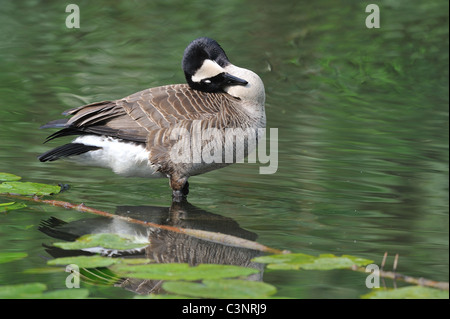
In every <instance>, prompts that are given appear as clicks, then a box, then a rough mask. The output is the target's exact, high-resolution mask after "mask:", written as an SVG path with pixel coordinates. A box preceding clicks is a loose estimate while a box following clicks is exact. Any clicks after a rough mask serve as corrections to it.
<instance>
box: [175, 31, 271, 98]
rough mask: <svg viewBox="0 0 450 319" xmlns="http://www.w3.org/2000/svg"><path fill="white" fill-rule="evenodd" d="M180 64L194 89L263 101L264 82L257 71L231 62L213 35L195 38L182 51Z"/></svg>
mask: <svg viewBox="0 0 450 319" xmlns="http://www.w3.org/2000/svg"><path fill="white" fill-rule="evenodd" d="M182 67H183V71H184V75H185V77H186V81H187V83H188V84H189V86H190V87H191V88H192V89H194V90H199V91H203V92H209V93H214V92H226V93H228V94H230V95H232V96H234V97H236V98H239V99H241V100H251V101H253V102H255V103H258V104H264V85H263V83H262V81H261V79H260V78H259V76H258V75H257V74H255V73H254V72H252V71H250V70H247V69H244V68H239V67H237V66H235V65H233V64H232V63H231V62H230V61H229V60H228V57H227V55H226V54H225V51H224V50H223V49H222V48H221V46H220V45H219V44H218V43H217V42H216V41H215V40H213V39H210V38H206V37H203V38H198V39H196V40H194V41H192V42H191V43H190V44H189V45H188V46H187V48H186V50H185V51H184V56H183V62H182Z"/></svg>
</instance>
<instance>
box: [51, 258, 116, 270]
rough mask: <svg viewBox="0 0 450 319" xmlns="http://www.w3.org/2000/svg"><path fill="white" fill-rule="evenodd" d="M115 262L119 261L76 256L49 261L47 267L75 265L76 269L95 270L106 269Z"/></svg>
mask: <svg viewBox="0 0 450 319" xmlns="http://www.w3.org/2000/svg"><path fill="white" fill-rule="evenodd" d="M117 262H120V260H119V259H115V258H111V257H101V256H76V257H62V258H56V259H52V260H49V261H48V262H47V264H48V265H51V266H55V265H70V264H75V265H77V266H78V267H80V268H81V267H83V268H96V267H108V266H111V265H113V264H115V263H117Z"/></svg>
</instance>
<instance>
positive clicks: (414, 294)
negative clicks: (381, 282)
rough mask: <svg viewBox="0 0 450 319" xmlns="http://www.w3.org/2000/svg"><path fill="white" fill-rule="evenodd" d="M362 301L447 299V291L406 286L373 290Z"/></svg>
mask: <svg viewBox="0 0 450 319" xmlns="http://www.w3.org/2000/svg"><path fill="white" fill-rule="evenodd" d="M361 298H364V299H449V293H448V290H447V291H444V290H439V289H435V288H429V287H422V286H408V287H402V288H398V289H383V288H379V289H374V291H372V292H370V293H368V294H366V295H363V296H361Z"/></svg>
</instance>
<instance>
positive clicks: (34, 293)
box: [0, 283, 47, 299]
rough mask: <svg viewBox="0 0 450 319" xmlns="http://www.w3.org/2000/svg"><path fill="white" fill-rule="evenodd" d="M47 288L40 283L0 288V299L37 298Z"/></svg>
mask: <svg viewBox="0 0 450 319" xmlns="http://www.w3.org/2000/svg"><path fill="white" fill-rule="evenodd" d="M45 289H47V286H46V285H44V284H42V283H30V284H19V285H8V286H0V299H7V298H8V299H11V298H14V299H16V298H30V299H31V298H33V299H34V298H37V297H39V296H40V295H42V292H43V291H44V290H45Z"/></svg>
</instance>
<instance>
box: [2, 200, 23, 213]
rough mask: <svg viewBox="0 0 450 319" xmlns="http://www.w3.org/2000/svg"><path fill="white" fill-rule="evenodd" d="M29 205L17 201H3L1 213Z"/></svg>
mask: <svg viewBox="0 0 450 319" xmlns="http://www.w3.org/2000/svg"><path fill="white" fill-rule="evenodd" d="M25 207H27V205H25V204H23V203H16V202H10V203H1V204H0V213H4V212H7V211H10V210H16V209H21V208H25Z"/></svg>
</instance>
